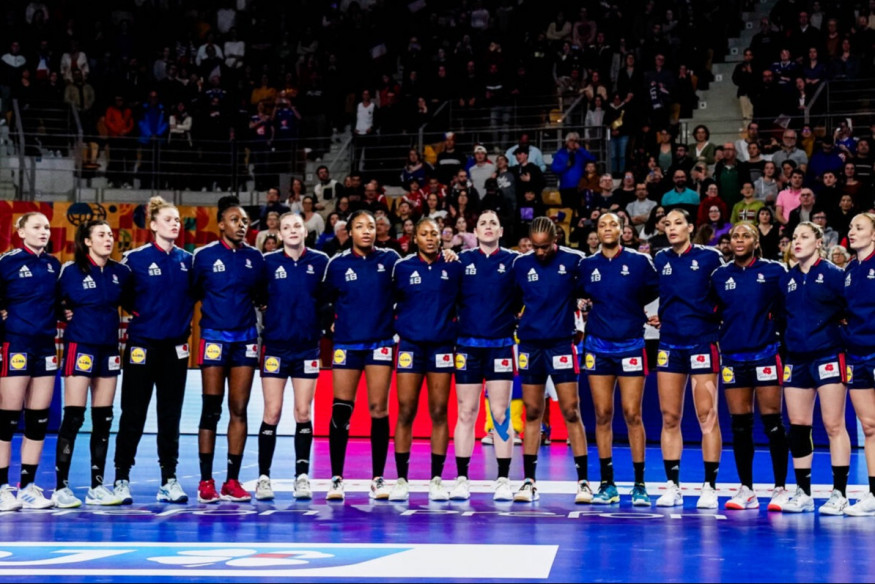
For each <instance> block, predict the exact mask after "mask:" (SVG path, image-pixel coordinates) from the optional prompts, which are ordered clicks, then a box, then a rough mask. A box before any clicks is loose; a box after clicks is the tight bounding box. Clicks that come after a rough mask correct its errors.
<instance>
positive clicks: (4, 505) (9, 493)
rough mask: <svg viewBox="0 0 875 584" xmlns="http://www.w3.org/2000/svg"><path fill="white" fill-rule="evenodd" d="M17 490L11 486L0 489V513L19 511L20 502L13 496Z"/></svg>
mask: <svg viewBox="0 0 875 584" xmlns="http://www.w3.org/2000/svg"><path fill="white" fill-rule="evenodd" d="M17 490H18V489H16V488H15V487H13V486H12V485H3V486H2V487H0V511H18V510H19V509H21V501H19V500H18V497H16V496H15V492H16V491H17Z"/></svg>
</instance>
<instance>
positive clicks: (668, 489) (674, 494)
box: [656, 481, 684, 507]
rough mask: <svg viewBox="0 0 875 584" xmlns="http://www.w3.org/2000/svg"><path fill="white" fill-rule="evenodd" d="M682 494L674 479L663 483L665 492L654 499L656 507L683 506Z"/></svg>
mask: <svg viewBox="0 0 875 584" xmlns="http://www.w3.org/2000/svg"><path fill="white" fill-rule="evenodd" d="M683 504H684V495H683V493H681V487H680V485H678V484H677V483H675V482H674V481H667V482H666V483H665V492H664V493H663V494H661V495H660V496H659V498H658V499H657V500H656V506H657V507H678V506H681V507H682V506H683Z"/></svg>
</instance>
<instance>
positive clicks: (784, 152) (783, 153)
mask: <svg viewBox="0 0 875 584" xmlns="http://www.w3.org/2000/svg"><path fill="white" fill-rule="evenodd" d="M796 139H797V135H796V130H793V129H790V128H788V129H786V130H784V133H783V134H782V136H781V149H780V150H779V151H777V152H775V153H774V154H773V155H772V162H774V163H775V164H776V165H777V166H781V164H782V163H783V162H784V161H785V160H787V159H789V160H792V161H793V162H795V163H796V168H798V169H799V170H800V171H802V173H803V174H804V173H805V170H806V169H807V168H808V156H807V155H806V154H805V152H803V151H802V150H800V149H799V148H797V147H796Z"/></svg>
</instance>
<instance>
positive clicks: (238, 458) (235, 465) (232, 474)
mask: <svg viewBox="0 0 875 584" xmlns="http://www.w3.org/2000/svg"><path fill="white" fill-rule="evenodd" d="M242 465H243V455H242V454H230V453H229V454H228V476H227V478H226V480H229V481H236V480H239V479H240V467H241V466H242Z"/></svg>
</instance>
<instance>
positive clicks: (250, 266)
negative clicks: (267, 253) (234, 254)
mask: <svg viewBox="0 0 875 584" xmlns="http://www.w3.org/2000/svg"><path fill="white" fill-rule="evenodd" d="M246 267H247V268H249V269H250V270H251V269H252V260H250V259H249V258H246Z"/></svg>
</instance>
